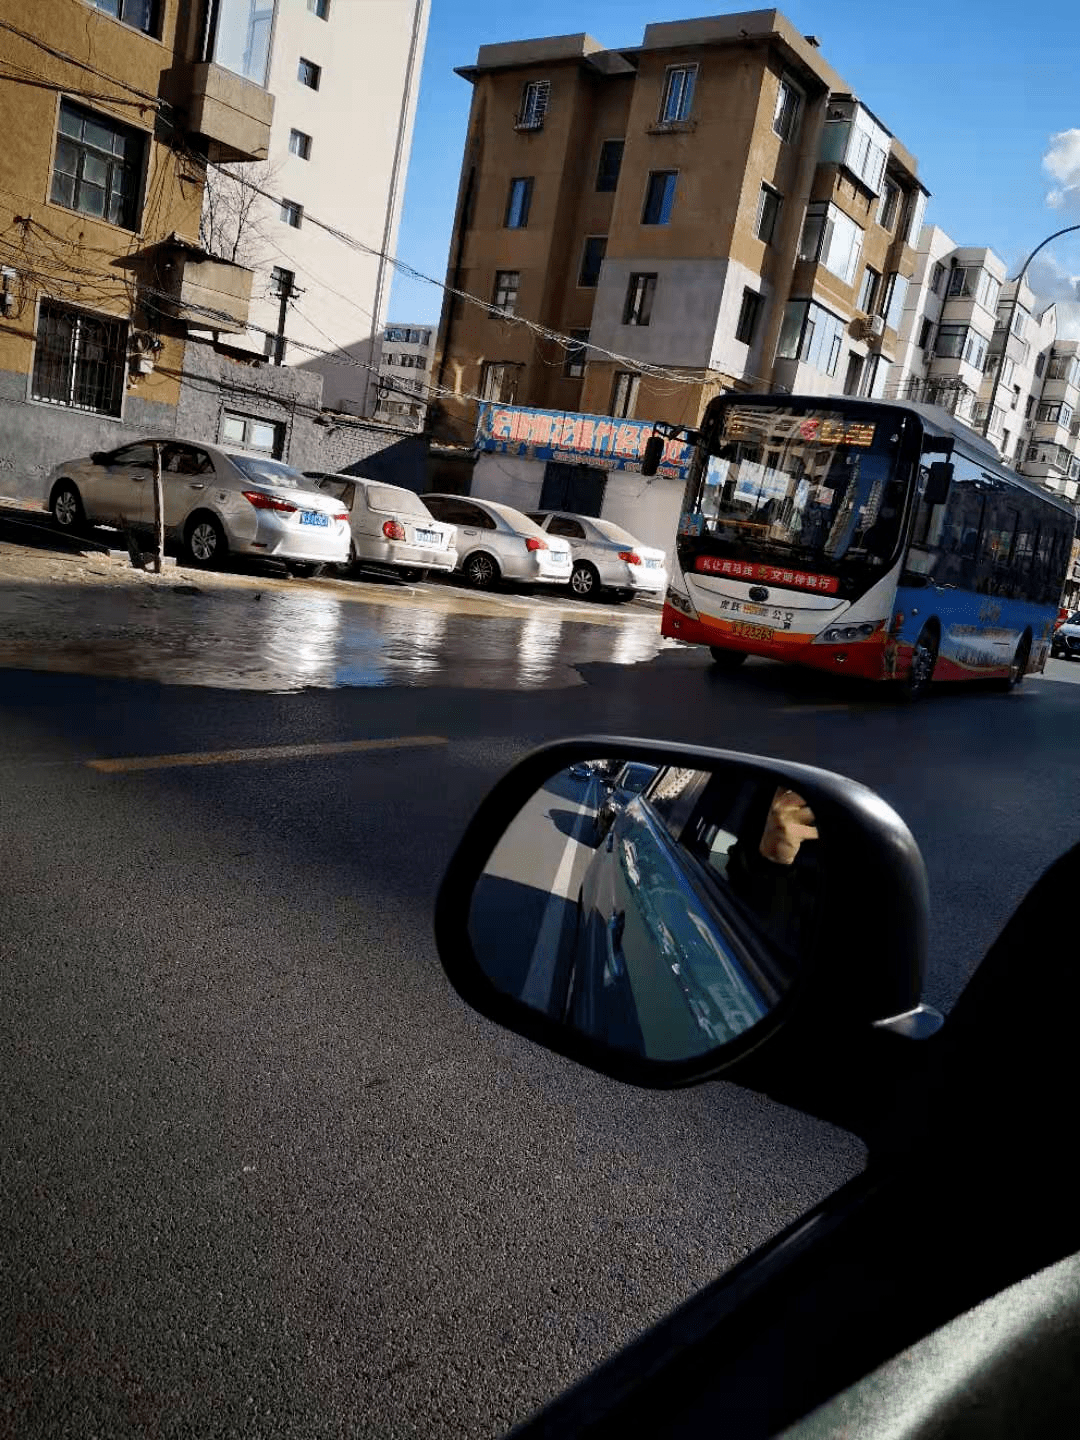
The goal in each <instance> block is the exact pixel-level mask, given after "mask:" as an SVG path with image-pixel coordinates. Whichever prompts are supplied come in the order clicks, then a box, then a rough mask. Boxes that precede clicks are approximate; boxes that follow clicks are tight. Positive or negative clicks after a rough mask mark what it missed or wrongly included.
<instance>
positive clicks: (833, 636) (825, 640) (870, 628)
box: [817, 620, 881, 645]
mask: <svg viewBox="0 0 1080 1440" xmlns="http://www.w3.org/2000/svg"><path fill="white" fill-rule="evenodd" d="M880 628H881V621H880V620H865V621H863V622H862V623H861V624H858V625H830V626H829V628H828V629H827V630H823V631H822V632H821V634H820V635H819V636H818V637H817V643H818V644H820V645H838V644H840V643H841V642H843V641H849V640H865V639H867V637H868V636H870V635H873V634H874V632H875V631H876V630H879V629H880Z"/></svg>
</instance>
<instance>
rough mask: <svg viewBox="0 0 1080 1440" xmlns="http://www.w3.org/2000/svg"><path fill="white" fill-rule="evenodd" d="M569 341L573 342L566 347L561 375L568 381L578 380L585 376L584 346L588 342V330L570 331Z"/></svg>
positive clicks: (585, 352)
mask: <svg viewBox="0 0 1080 1440" xmlns="http://www.w3.org/2000/svg"><path fill="white" fill-rule="evenodd" d="M570 339H571V340H572V341H573V342H574V343H573V344H572V345H568V346H567V347H566V359H565V361H564V362H563V374H564V375H565V376H567V377H568V378H569V379H572V380H578V379H580V378H581V376H582V375H584V374H585V356H586V354H587V351H586V348H585V347H586V345H587V344H588V341H589V332H588V330H571V331H570Z"/></svg>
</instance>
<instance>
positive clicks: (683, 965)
mask: <svg viewBox="0 0 1080 1440" xmlns="http://www.w3.org/2000/svg"><path fill="white" fill-rule="evenodd" d="M826 841H827V837H826ZM826 851H827V847H826V842H823V840H822V838H821V835H820V833H819V825H818V818H817V816H815V814H814V812H813V810H812V808H811V807H810V805H809V804H808V803H807V801H806V799H805V797H803V796H802V795H800V794H799V793H798V792H797V791H796V790H793V789H791V788H790V787H789V786H787V785H786V784H785V783H784V782H783V781H782V780H781V779H780V778H779V777H777V776H775V775H771V774H770V773H768V772H767V771H763V770H761V769H758V768H756V767H751V766H748V765H743V764H733V763H730V764H725V765H723V766H718V767H717V768H716V769H713V770H686V769H677V768H673V767H671V766H656V765H651V764H647V763H645V762H642V761H640V760H631V759H625V758H623V757H620V756H605V757H597V758H595V759H590V760H584V761H580V762H577V763H575V764H574V765H571V766H570V767H569V769H567V770H563V771H561V772H559V773H558V774H555V775H552V776H551V778H550V779H549V780H548V781H547V783H546V784H545V785H544V786H543V787H542V788H541V789H540V790H538V791H537V793H536V794H535V795H533V796H532V797H531V799H530V800H529V802H528V803H527V804H526V805H525V806H524V807H523V809H522V810H521V812H520V813H519V814H518V815H517V816H516V818H515V819H514V821H513V822H512V824H511V825H510V826H509V828H508V829H507V831H506V833H505V834H504V836H503V838H502V839H501V840H500V842H499V844H498V846H497V847H496V849H495V851H494V853H493V854H492V856H491V859H490V860H489V861H488V864H487V866H486V868H485V871H484V874H483V875H482V876H481V877H480V880H479V882H478V884H477V887H476V891H475V893H474V895H473V899H472V905H471V910H470V920H469V929H470V935H471V938H472V942H473V948H474V951H475V954H476V957H477V960H478V962H479V963H480V965H481V967H482V969H483V970H484V972H485V974H486V975H487V976H488V977H489V978H490V979H491V981H492V983H493V984H494V985H495V986H496V987H497V988H498V989H500V990H501V991H503V992H504V993H506V994H511V995H513V996H515V997H516V998H518V999H520V1000H522V1001H524V1002H525V1004H527V1005H529V1006H531V1007H532V1008H533V1009H536V1010H540V1011H543V1012H545V1013H546V1014H548V1015H549V1016H551V1017H552V1018H554V1019H557V1020H559V1021H561V1022H562V1023H563V1024H565V1025H567V1026H571V1027H573V1028H574V1029H576V1030H578V1031H581V1032H583V1033H585V1034H587V1035H589V1036H590V1037H592V1038H594V1039H597V1040H602V1041H604V1042H605V1043H607V1044H609V1045H612V1046H615V1047H616V1048H618V1049H622V1050H625V1051H628V1052H630V1053H633V1054H635V1055H644V1056H647V1057H649V1058H651V1059H657V1060H668V1061H673V1060H686V1059H690V1058H691V1057H693V1056H696V1055H700V1054H701V1053H703V1052H704V1051H708V1050H713V1049H716V1048H718V1047H721V1046H723V1045H725V1044H728V1043H730V1042H731V1041H732V1040H734V1039H736V1038H737V1037H738V1036H740V1035H742V1034H743V1033H744V1032H745V1031H747V1030H749V1029H750V1028H751V1027H752V1026H753V1025H755V1024H757V1022H758V1021H759V1020H761V1019H762V1018H763V1017H764V1016H766V1015H767V1014H768V1013H769V1011H770V1010H771V1009H772V1008H773V1007H774V1006H775V1005H776V1004H777V1003H778V1002H779V1000H780V999H781V997H782V996H783V995H784V993H785V991H786V990H787V989H788V988H789V987H790V985H791V984H792V982H793V980H794V978H795V976H796V975H797V973H798V971H799V968H800V966H801V965H803V964H805V963H806V960H807V958H808V957H809V955H810V954H811V952H812V949H813V946H814V943H815V938H816V933H817V926H818V920H819V912H820V910H821V908H822V901H823V896H824V884H825V869H824V858H825V854H826Z"/></svg>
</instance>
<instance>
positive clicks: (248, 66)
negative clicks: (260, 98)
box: [188, 0, 274, 85]
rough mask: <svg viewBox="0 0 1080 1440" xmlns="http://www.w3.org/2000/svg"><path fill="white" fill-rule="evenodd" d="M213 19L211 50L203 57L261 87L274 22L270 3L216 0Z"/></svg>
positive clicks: (267, 1) (270, 1) (247, 0)
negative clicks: (211, 51)
mask: <svg viewBox="0 0 1080 1440" xmlns="http://www.w3.org/2000/svg"><path fill="white" fill-rule="evenodd" d="M188 8H189V9H190V8H191V7H190V6H189V7H188ZM214 19H215V24H214V32H213V34H214V51H213V54H212V55H208V56H207V57H206V58H207V59H208V60H213V61H214V63H215V64H217V65H223V66H224V67H225V69H226V70H231V71H232V72H233V74H234V75H242V76H243V77H244V78H245V80H253V81H254V82H255V84H256V85H265V84H266V71H267V66H268V64H269V61H270V29H271V26H272V25H273V23H274V6H273V3H272V0H217V3H216V4H215V6H214Z"/></svg>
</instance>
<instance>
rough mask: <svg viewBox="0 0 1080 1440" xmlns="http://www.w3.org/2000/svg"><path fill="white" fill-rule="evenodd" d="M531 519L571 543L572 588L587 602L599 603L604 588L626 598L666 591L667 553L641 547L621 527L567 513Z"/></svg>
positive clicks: (536, 515)
mask: <svg viewBox="0 0 1080 1440" xmlns="http://www.w3.org/2000/svg"><path fill="white" fill-rule="evenodd" d="M529 518H530V519H531V520H535V521H536V523H537V525H539V526H540V527H541V528H542V529H544V530H546V531H547V533H548V534H549V535H559V536H561V537H562V538H563V539H564V540H567V541H568V542H569V545H570V554H571V557H572V560H573V569H572V570H571V573H570V589H571V590H572V591H573V592H574V594H575V595H578V596H580V597H581V599H583V600H586V599H595V598H596V597H597V596H598V595H599V594H600V593H601V592H602V591H604V590H611V591H614V592H615V593H616V594H619V595H623V596H629V595H653V596H661V597H662V596H663V595H664V594H665V593H666V591H667V567H666V565H665V564H664V552H663V550H657V549H654V548H653V547H651V546H649V545H642V544H640V543H639V542H638V541H637V540H635V539H634V537H633V535H631V534H630V532H629V531H628V530H624V529H623V528H622V526H621V525H615V524H613V523H612V521H610V520H598V519H596V518H595V517H593V516H590V515H571V514H569V513H568V512H567V511H564V510H533V511H530V512H529Z"/></svg>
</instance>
